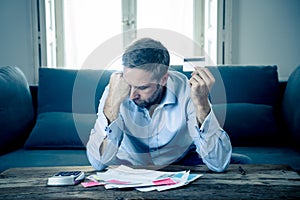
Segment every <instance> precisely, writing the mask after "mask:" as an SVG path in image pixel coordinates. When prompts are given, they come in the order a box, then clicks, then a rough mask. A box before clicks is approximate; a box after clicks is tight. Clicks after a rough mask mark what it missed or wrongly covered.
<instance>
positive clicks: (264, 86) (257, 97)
mask: <svg viewBox="0 0 300 200" xmlns="http://www.w3.org/2000/svg"><path fill="white" fill-rule="evenodd" d="M208 68H209V69H210V71H211V73H212V74H213V76H214V77H215V79H216V82H215V84H214V86H213V88H212V90H211V93H210V100H211V102H212V103H213V104H219V103H254V104H266V105H275V104H276V103H277V98H278V88H279V81H278V73H277V66H264V65H263V66H249V65H242V66H229V65H228V66H227V65H221V66H217V67H212V66H210V67H208ZM183 73H184V74H185V75H186V76H187V77H188V78H189V77H190V76H191V72H183Z"/></svg>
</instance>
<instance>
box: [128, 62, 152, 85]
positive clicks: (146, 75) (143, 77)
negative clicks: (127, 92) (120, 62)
mask: <svg viewBox="0 0 300 200" xmlns="http://www.w3.org/2000/svg"><path fill="white" fill-rule="evenodd" d="M123 73H124V75H123V77H124V79H125V81H126V82H127V83H128V84H129V85H131V86H144V85H148V84H150V83H153V82H154V79H153V74H152V72H150V71H146V70H142V69H138V68H129V67H124V70H123Z"/></svg>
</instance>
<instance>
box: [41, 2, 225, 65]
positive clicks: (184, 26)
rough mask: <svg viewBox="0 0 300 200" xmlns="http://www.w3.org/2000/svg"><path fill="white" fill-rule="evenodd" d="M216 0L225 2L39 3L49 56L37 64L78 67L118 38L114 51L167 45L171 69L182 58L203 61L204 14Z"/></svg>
mask: <svg viewBox="0 0 300 200" xmlns="http://www.w3.org/2000/svg"><path fill="white" fill-rule="evenodd" d="M37 1H39V0H37ZM219 1H223V0H122V1H108V0H41V2H42V6H44V8H45V18H46V22H45V24H46V25H45V27H46V31H45V32H46V37H45V38H47V43H46V46H47V48H44V51H47V53H46V54H45V53H44V54H43V53H42V55H47V56H44V57H43V56H42V59H44V60H47V61H46V62H45V61H44V62H41V63H47V64H45V65H46V66H48V67H65V68H80V67H81V66H82V64H83V63H84V62H85V60H86V59H87V58H88V56H89V55H90V54H91V53H92V52H93V51H94V50H95V49H96V48H98V47H99V46H101V45H102V44H103V43H105V42H110V41H111V40H113V39H114V38H119V37H121V38H122V39H121V40H120V42H119V43H118V45H119V47H118V48H119V49H123V48H124V46H126V45H128V44H129V43H130V42H131V41H133V40H134V39H136V38H139V37H144V36H149V37H153V38H156V37H157V39H159V40H161V41H162V43H163V44H165V45H166V46H167V48H168V49H169V50H170V54H171V64H173V65H182V64H183V58H185V57H198V56H201V57H204V56H206V55H205V52H204V50H203V49H204V43H205V42H204V41H205V38H204V32H205V22H204V18H205V15H204V13H205V12H204V9H209V7H208V6H207V5H214V6H216V2H219ZM205 5H206V7H205ZM41 11H42V10H41ZM207 13H212V12H206V15H207ZM214 14H216V13H214ZM40 17H43V15H40ZM209 19H211V18H209ZM214 19H216V17H215V18H214ZM214 23H216V21H214ZM210 27H211V26H210ZM214 31H216V30H214ZM54 33H55V35H56V37H53V35H54ZM164 40H165V41H164ZM186 41H189V42H186ZM212 41H213V40H212V39H211V38H210V41H208V42H209V43H206V44H211V43H212ZM214 42H215V43H216V39H215V41H214ZM215 43H214V44H215ZM174 44H176V47H173V45H174ZM55 49H56V51H55ZM209 49H210V51H211V45H210V46H209ZM182 50H183V51H182ZM120 56H121V54H120V53H116V55H115V57H114V58H112V59H111V62H110V63H109V64H108V65H109V66H106V67H107V68H108V67H110V68H118V67H120V66H121V61H120ZM45 57H46V58H45ZM215 57H216V56H215ZM214 59H216V58H214Z"/></svg>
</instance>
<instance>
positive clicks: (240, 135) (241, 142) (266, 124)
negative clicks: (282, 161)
mask: <svg viewBox="0 0 300 200" xmlns="http://www.w3.org/2000/svg"><path fill="white" fill-rule="evenodd" d="M213 110H214V112H215V114H216V116H217V118H218V119H219V122H220V124H221V125H222V124H224V122H225V124H224V127H223V128H224V130H225V131H226V132H227V133H228V135H229V137H230V140H231V143H232V145H233V146H261V145H262V146H271V145H275V144H277V142H278V139H279V137H278V134H279V133H278V127H277V124H276V120H275V117H274V114H273V108H272V106H269V105H263V104H250V103H230V104H216V105H213ZM224 117H225V118H224Z"/></svg>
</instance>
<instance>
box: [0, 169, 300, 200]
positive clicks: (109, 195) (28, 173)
mask: <svg viewBox="0 0 300 200" xmlns="http://www.w3.org/2000/svg"><path fill="white" fill-rule="evenodd" d="M240 167H242V169H241V168H240ZM186 169H190V170H191V172H192V173H201V174H204V175H203V176H202V177H201V178H199V179H197V180H196V181H194V182H192V183H190V184H189V185H186V186H183V187H181V188H177V189H172V190H167V191H163V192H157V191H152V192H145V193H144V192H139V191H137V190H134V189H130V190H129V189H127V190H106V189H105V188H104V187H103V186H97V187H91V188H84V187H83V186H82V185H76V186H62V187H48V186H46V182H47V178H48V177H50V176H52V175H54V174H55V173H56V172H59V171H71V170H82V171H85V173H86V175H90V174H93V173H95V171H94V170H93V168H92V167H89V166H74V167H34V168H12V169H8V170H6V171H4V172H3V173H1V174H0V199H119V200H120V199H294V198H298V199H299V198H300V176H299V174H298V173H296V172H295V171H293V170H292V169H291V168H290V167H289V166H286V165H230V166H229V168H228V170H227V171H226V172H224V173H214V172H211V171H209V170H208V169H207V167H206V166H204V165H201V166H193V167H185V166H168V167H166V168H164V170H167V171H180V170H186Z"/></svg>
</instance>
